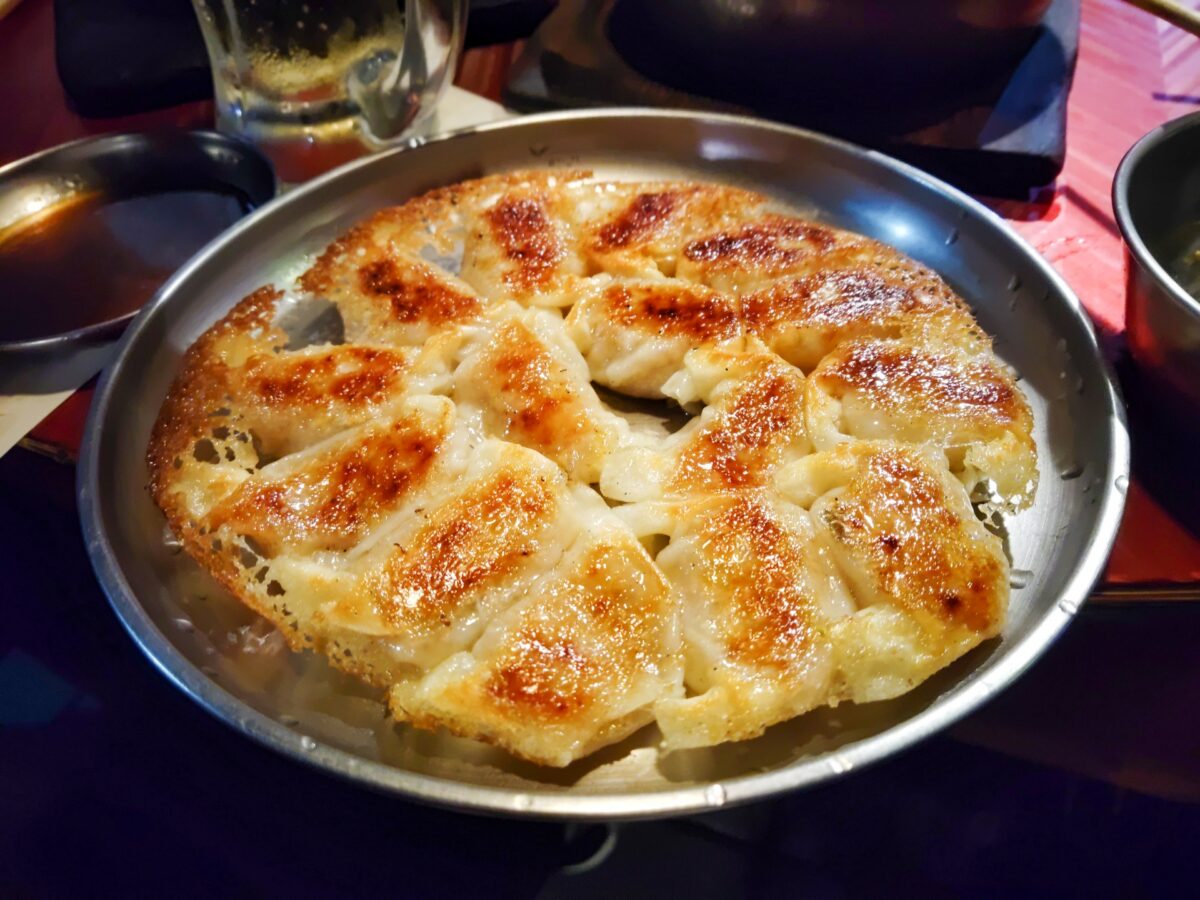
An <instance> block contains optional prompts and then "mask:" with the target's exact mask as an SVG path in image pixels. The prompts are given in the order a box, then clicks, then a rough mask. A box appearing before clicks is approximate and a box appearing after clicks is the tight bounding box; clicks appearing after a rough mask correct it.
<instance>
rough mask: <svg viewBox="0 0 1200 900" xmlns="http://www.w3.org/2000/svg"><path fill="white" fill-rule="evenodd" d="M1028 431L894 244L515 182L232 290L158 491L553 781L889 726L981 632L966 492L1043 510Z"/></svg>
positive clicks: (973, 343) (172, 521)
mask: <svg viewBox="0 0 1200 900" xmlns="http://www.w3.org/2000/svg"><path fill="white" fill-rule="evenodd" d="M306 316H307V318H308V319H310V320H311V319H314V317H319V316H324V317H325V319H327V320H328V321H327V322H326V326H328V327H326V328H325V330H321V329H317V330H316V331H314V332H313V334H315V335H316V336H315V337H313V336H312V335H310V337H309V339H307V340H301V339H299V338H298V335H297V333H296V332H297V330H298V326H296V324H295V323H296V321H299V320H304V319H305V317H306ZM297 317H298V318H297ZM330 323H332V324H330ZM313 327H315V326H313ZM597 385H599V386H601V387H602V388H603V389H605V390H607V391H611V392H617V393H620V394H626V395H629V396H632V397H640V398H646V399H647V400H648V401H650V402H651V403H657V404H659V405H660V407H661V408H663V409H665V408H666V407H667V406H668V405H670V406H672V407H674V408H676V409H682V410H684V411H686V413H687V414H688V416H689V417H690V420H689V421H687V423H686V424H685V425H683V427H682V428H677V429H673V430H672V429H663V428H661V427H657V426H654V427H652V426H650V425H648V424H647V423H646V420H645V419H644V418H638V416H636V415H629V414H627V413H625V412H622V411H621V410H619V409H618V408H617V407H618V406H622V405H623V404H622V403H619V402H617V401H616V400H615V399H614V396H613V394H612V393H606V392H605V390H601V391H599V392H598V389H597ZM1032 429H1033V419H1032V416H1031V414H1030V410H1029V406H1028V404H1027V403H1026V401H1025V398H1024V397H1023V396H1022V394H1021V391H1020V390H1019V388H1018V387H1017V385H1016V381H1015V378H1014V376H1013V374H1012V373H1011V372H1010V371H1009V370H1008V368H1007V367H1006V366H1004V364H1003V363H1001V362H1000V361H999V360H998V359H997V358H996V357H995V355H994V354H993V353H992V350H991V342H990V340H989V339H988V338H987V336H986V335H985V334H984V333H983V332H982V331H981V330H980V328H979V327H978V325H976V323H975V322H974V320H973V318H972V317H971V315H970V312H969V311H968V309H967V307H966V305H965V304H964V303H963V302H962V301H961V300H960V299H959V298H958V297H957V296H956V295H955V293H954V292H953V290H951V289H950V288H949V287H948V286H947V285H946V284H945V282H943V281H942V280H941V279H940V278H939V277H938V276H937V275H936V274H935V273H933V272H931V271H930V270H928V269H926V268H925V267H923V266H921V265H919V264H917V263H915V262H913V261H912V260H909V259H908V258H907V257H905V256H903V255H902V254H900V253H898V252H897V251H895V250H894V249H892V248H890V247H888V246H886V245H884V244H881V243H879V242H877V241H874V240H871V239H868V238H865V237H862V236H860V235H855V234H851V233H849V232H846V231H842V230H839V229H836V228H833V227H831V226H828V225H825V224H822V223H818V222H814V221H810V220H805V219H802V218H798V217H796V216H794V215H791V214H789V213H788V212H787V210H786V209H784V208H782V207H780V206H779V205H778V204H775V203H774V202H772V201H771V200H770V199H769V198H767V197H764V196H761V195H759V194H755V193H752V192H749V191H744V190H741V189H737V188H732V187H726V186H721V185H712V184H697V183H677V182H661V183H655V182H648V183H622V182H603V181H598V180H596V179H593V178H591V176H590V174H589V173H588V172H584V171H573V170H572V171H569V170H541V171H533V172H518V173H509V174H505V175H501V176H494V177H490V178H484V179H479V180H475V181H467V182H463V183H461V184H457V185H452V186H449V187H443V188H438V189H436V190H433V191H431V192H429V193H428V194H425V195H423V196H420V197H417V198H414V199H412V200H410V201H408V202H407V203H404V204H402V205H400V206H397V207H391V208H388V209H384V210H381V211H379V212H377V213H375V214H374V215H372V216H370V217H368V218H366V219H364V220H363V221H362V222H361V223H359V224H358V225H356V226H355V227H353V228H352V229H350V230H349V231H348V232H347V233H346V234H345V235H343V236H342V237H340V238H338V239H337V240H335V241H334V242H333V243H332V244H330V245H329V247H328V248H327V249H326V250H325V251H324V252H323V253H321V254H320V255H318V257H317V258H316V259H315V260H314V262H313V263H312V265H311V266H310V267H309V268H308V269H307V271H305V272H304V273H303V274H301V275H300V276H299V277H298V278H297V279H296V280H295V281H294V283H286V284H285V283H280V284H276V285H265V286H263V287H262V288H260V289H259V290H257V291H255V292H254V293H252V294H250V295H249V296H248V297H246V298H245V299H244V300H242V301H241V302H240V303H238V304H237V305H236V306H234V307H233V309H232V310H231V311H230V312H229V313H228V314H227V315H226V316H225V317H224V318H223V319H221V320H220V321H219V322H217V323H216V324H215V325H213V326H212V327H211V328H210V329H209V330H208V331H206V332H205V333H204V334H203V335H202V336H201V337H200V338H199V339H198V340H197V341H196V343H195V344H194V345H193V346H192V347H191V348H190V349H189V350H188V351H187V353H186V354H185V356H184V359H183V362H182V367H181V370H180V372H179V375H178V377H177V378H176V380H175V382H174V384H173V385H172V387H171V389H170V391H169V393H168V395H167V397H166V399H165V401H164V403H163V406H162V409H161V411H160V414H159V417H158V420H157V421H156V423H155V426H154V429H153V433H152V436H151V440H150V445H149V447H148V449H147V463H148V466H149V471H150V481H149V487H150V491H151V494H152V496H153V498H154V501H155V502H156V503H157V505H158V506H159V507H160V508H161V509H162V511H163V513H164V514H165V516H166V518H167V521H168V523H169V525H170V527H171V529H172V530H173V531H174V532H175V534H176V535H178V537H179V539H180V540H181V541H182V543H183V545H184V547H185V548H186V550H187V552H188V554H189V555H190V556H192V557H193V558H194V559H195V560H196V561H197V562H199V564H200V565H201V566H202V567H204V568H205V569H207V570H208V571H209V572H211V573H212V574H213V575H214V576H216V578H217V579H218V580H219V581H220V582H221V583H222V584H223V585H224V586H225V587H226V588H228V590H229V591H230V592H231V593H232V594H233V595H235V596H236V597H238V598H239V599H240V600H241V601H242V602H243V603H245V604H246V605H248V606H249V607H251V608H252V609H254V610H255V611H257V612H258V613H260V614H261V615H263V616H264V617H266V618H267V619H268V620H270V621H271V622H272V623H274V624H275V625H276V626H277V627H278V628H279V629H280V630H281V631H282V632H283V634H284V636H285V637H286V638H287V640H288V642H289V644H290V645H291V646H292V647H293V648H296V649H302V648H312V649H314V650H316V651H318V652H323V653H325V654H326V655H328V657H329V658H330V659H331V660H332V661H333V662H334V663H335V664H336V665H338V666H340V667H341V668H343V669H345V670H346V671H348V672H351V673H353V674H355V675H356V676H358V677H360V678H362V679H364V680H365V681H368V682H370V683H372V684H374V685H377V686H378V687H380V688H382V689H384V690H385V691H386V694H387V697H388V701H389V707H390V709H391V712H392V714H393V716H394V717H395V718H396V719H397V720H399V721H404V722H410V723H412V724H415V725H417V726H419V727H422V728H438V727H443V728H446V729H449V730H450V731H453V732H455V733H457V734H460V735H463V736H466V737H472V738H476V739H480V740H484V741H489V742H492V743H495V744H498V745H499V746H502V747H504V748H506V749H507V750H509V751H510V752H512V753H514V754H516V755H518V756H521V757H524V758H526V759H529V760H532V761H534V762H539V763H543V764H546V765H558V766H561V765H566V764H567V763H570V762H572V761H573V760H576V759H579V758H580V757H582V756H585V755H587V754H589V753H591V752H593V751H594V750H596V749H597V748H599V747H601V746H604V745H605V744H609V743H612V742H614V741H617V740H620V739H621V738H622V737H624V736H625V735H627V734H629V733H630V732H631V731H633V730H636V729H637V728H640V727H641V726H643V725H645V724H647V723H649V722H652V721H657V722H658V724H659V726H660V728H661V730H662V733H663V747H664V749H673V748H679V747H692V746H706V745H711V744H714V743H719V742H721V741H727V740H741V739H745V738H749V737H753V736H755V735H757V734H760V733H761V732H762V731H763V730H764V729H766V728H767V727H769V726H770V725H772V724H774V723H776V722H779V721H783V720H785V719H788V718H791V717H793V716H796V715H799V714H802V713H803V712H805V711H807V710H810V709H813V708H815V707H818V706H822V705H828V704H836V703H838V702H843V701H854V702H868V701H872V700H878V699H883V698H886V697H893V696H896V695H897V694H900V693H903V692H904V691H906V690H909V689H910V688H912V687H913V686H914V685H916V684H918V683H919V682H920V681H922V680H924V679H925V678H927V677H928V676H929V675H930V674H932V673H933V672H935V671H937V670H938V669H940V668H942V667H943V666H945V665H947V664H948V663H949V662H951V661H952V660H954V659H955V658H957V657H958V656H960V655H962V654H963V653H965V652H966V651H967V650H969V649H970V648H971V647H973V646H975V645H976V644H978V643H979V642H980V641H982V640H985V639H987V638H989V637H992V636H994V635H996V634H998V633H999V631H1000V628H1001V626H1002V624H1003V621H1004V616H1005V609H1006V605H1007V599H1008V563H1007V561H1006V559H1005V556H1004V553H1003V548H1002V546H1001V543H1000V541H999V539H998V538H997V537H996V536H995V535H993V534H992V533H991V532H989V531H988V530H987V529H986V528H984V527H983V525H982V524H981V523H980V521H979V519H978V518H977V517H976V516H975V514H974V511H973V509H972V497H974V498H975V499H976V500H978V499H980V498H986V499H987V500H988V502H990V503H991V504H992V505H993V506H994V507H995V508H997V509H1001V510H1007V511H1010V512H1016V511H1019V510H1020V509H1022V508H1024V507H1026V506H1028V505H1029V503H1031V502H1032V498H1033V493H1034V490H1035V488H1036V482H1037V463H1036V447H1035V445H1034V441H1033V437H1032ZM648 548H649V549H648Z"/></svg>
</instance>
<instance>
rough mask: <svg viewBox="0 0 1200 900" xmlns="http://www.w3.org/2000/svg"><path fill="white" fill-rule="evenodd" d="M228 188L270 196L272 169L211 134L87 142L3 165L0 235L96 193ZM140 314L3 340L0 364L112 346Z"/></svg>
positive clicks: (252, 196)
mask: <svg viewBox="0 0 1200 900" xmlns="http://www.w3.org/2000/svg"><path fill="white" fill-rule="evenodd" d="M213 188H222V189H227V190H228V189H232V190H233V191H236V192H237V193H238V194H240V195H241V196H242V198H243V199H244V200H245V203H246V205H247V207H249V208H251V209H253V208H255V207H258V206H261V205H262V204H264V203H266V202H267V201H268V200H270V199H271V198H273V197H274V196H275V188H276V185H275V172H274V170H273V169H272V168H271V164H270V163H269V162H268V161H267V160H266V158H265V157H264V156H263V155H262V154H261V153H259V152H258V151H257V150H256V149H254V148H253V147H252V146H250V145H249V144H246V143H243V142H241V141H236V140H233V139H232V138H228V137H225V136H224V135H221V134H218V133H216V132H213V131H165V132H151V133H143V134H115V135H105V136H103V137H95V138H84V139H83V140H79V141H73V142H71V143H69V144H63V145H61V146H59V147H54V148H51V149H49V150H45V151H43V152H41V153H37V154H34V155H33V156H27V157H25V158H24V159H20V160H17V161H16V162H13V163H10V164H8V165H6V166H3V167H0V230H5V229H7V228H10V227H12V226H15V225H18V224H19V223H20V222H21V220H22V219H25V218H27V217H29V216H30V215H32V214H34V213H36V212H39V211H41V210H44V209H46V208H48V207H50V206H53V205H55V204H57V203H60V202H62V201H64V200H67V199H69V198H71V197H75V196H78V195H81V194H87V193H91V192H93V191H103V192H105V193H108V194H113V195H118V196H119V195H126V196H128V195H132V194H147V193H159V192H163V191H168V190H170V191H175V190H205V189H213ZM136 314H137V310H134V311H133V312H129V313H126V314H124V315H121V316H118V317H116V318H113V319H109V320H108V321H105V322H99V323H97V324H94V325H89V326H87V327H86V328H79V329H77V330H74V331H68V332H64V333H61V334H51V335H45V336H39V337H36V338H28V339H22V340H15V341H0V362H4V361H6V360H7V361H10V362H19V363H21V364H24V363H26V362H40V361H42V360H49V359H56V360H57V359H61V358H62V357H63V356H64V355H65V354H68V353H73V352H75V351H78V350H81V349H84V348H94V347H96V346H98V345H102V344H105V343H109V342H111V341H112V340H114V339H115V338H116V337H118V336H119V335H120V333H121V332H122V331H123V330H124V328H125V326H126V325H127V324H128V323H129V321H130V320H131V319H132V318H133V317H134V316H135V315H136Z"/></svg>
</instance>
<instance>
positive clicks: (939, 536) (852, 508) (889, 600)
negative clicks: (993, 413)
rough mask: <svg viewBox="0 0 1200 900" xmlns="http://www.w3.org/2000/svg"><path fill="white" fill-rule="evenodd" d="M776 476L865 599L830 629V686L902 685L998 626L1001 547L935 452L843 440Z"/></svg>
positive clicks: (848, 691) (872, 692)
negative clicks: (833, 682)
mask: <svg viewBox="0 0 1200 900" xmlns="http://www.w3.org/2000/svg"><path fill="white" fill-rule="evenodd" d="M777 484H778V486H779V488H780V490H781V491H782V493H783V495H784V496H785V497H787V498H788V499H789V500H792V501H794V502H796V503H798V504H799V505H800V506H802V507H804V508H806V509H808V510H809V511H810V512H811V514H812V520H813V522H814V523H815V524H816V525H817V528H818V531H819V533H820V534H821V535H822V536H823V539H824V541H825V543H826V545H827V546H829V547H830V548H831V550H832V557H833V559H834V560H835V561H836V563H837V567H838V569H839V571H840V573H841V575H842V577H843V578H844V579H845V581H846V582H847V583H848V584H849V585H850V588H851V590H852V592H853V594H854V596H855V598H856V600H857V602H858V605H859V606H860V607H862V608H861V609H860V610H859V611H858V612H856V613H854V614H853V615H851V616H849V617H848V618H845V619H843V620H841V621H839V622H836V623H834V625H833V626H832V627H831V629H830V631H829V639H830V641H831V644H832V646H833V652H834V656H835V660H836V663H835V665H836V668H837V671H838V675H837V681H836V685H835V692H834V695H835V696H836V697H840V698H842V699H848V700H854V701H857V702H864V701H868V700H883V699H887V698H889V697H895V696H898V695H899V694H902V693H904V692H905V691H908V690H910V689H911V688H913V687H914V686H915V685H917V684H919V683H920V682H922V681H924V680H925V679H926V678H928V677H929V676H930V675H932V674H933V673H934V672H936V671H937V670H938V669H941V668H942V667H944V666H946V665H947V664H949V663H950V662H952V661H953V660H955V659H957V658H958V657H960V656H962V655H963V654H964V653H966V652H967V651H968V650H970V649H971V648H972V647H974V646H976V645H977V644H979V643H980V642H981V641H983V640H986V639H987V638H990V637H993V636H995V635H996V634H998V633H999V631H1000V627H1001V625H1002V624H1003V622H1004V616H1005V610H1006V607H1007V603H1008V561H1007V559H1006V558H1005V556H1004V547H1003V545H1002V544H1001V542H1000V539H999V538H998V537H996V536H995V535H994V534H992V533H991V532H990V531H988V530H987V528H985V527H984V525H983V523H982V522H980V521H979V520H978V519H977V518H976V517H975V513H974V510H972V508H971V502H970V500H969V499H968V497H967V493H966V490H965V489H964V488H963V486H962V485H961V484H960V483H959V482H958V481H956V480H955V479H954V478H953V477H952V476H951V475H950V473H949V472H948V471H947V470H946V467H945V463H944V461H943V459H942V458H941V455H940V454H938V453H935V452H933V451H930V450H928V449H926V448H921V447H915V446H911V445H903V444H894V443H889V442H885V441H877V442H868V441H862V442H855V443H845V444H839V445H838V446H837V447H836V448H835V449H833V450H829V451H826V452H823V453H814V454H812V455H810V456H807V457H805V458H804V459H801V460H798V461H796V462H793V463H791V464H789V465H788V466H787V467H786V468H785V469H784V470H782V471H781V472H780V473H779V475H778V478H777Z"/></svg>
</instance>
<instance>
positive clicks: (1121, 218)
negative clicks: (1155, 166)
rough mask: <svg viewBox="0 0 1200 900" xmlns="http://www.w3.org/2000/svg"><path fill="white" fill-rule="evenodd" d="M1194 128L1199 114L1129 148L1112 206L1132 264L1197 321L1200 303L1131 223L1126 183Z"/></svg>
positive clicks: (1156, 130) (1119, 169) (1175, 121)
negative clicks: (1155, 153) (1161, 150)
mask: <svg viewBox="0 0 1200 900" xmlns="http://www.w3.org/2000/svg"><path fill="white" fill-rule="evenodd" d="M1197 126H1200V112H1193V113H1188V114H1187V115H1185V116H1180V117H1179V118H1178V119H1172V120H1171V121H1170V122H1165V123H1163V124H1162V125H1159V126H1158V127H1156V128H1154V129H1152V130H1150V131H1148V132H1147V133H1146V134H1144V135H1143V136H1142V137H1141V138H1140V139H1138V142H1137V143H1136V144H1134V145H1133V146H1132V147H1130V148H1129V150H1128V151H1126V153H1125V155H1124V156H1123V157H1122V158H1121V162H1120V164H1119V165H1118V166H1117V172H1116V175H1115V176H1113V185H1112V205H1113V213H1114V214H1115V216H1116V220H1117V228H1119V229H1120V231H1121V237H1123V238H1124V239H1125V246H1126V247H1127V248H1128V249H1129V252H1130V254H1131V255H1132V256H1133V258H1134V260H1136V261H1137V263H1138V265H1139V266H1141V267H1142V269H1144V270H1145V271H1146V272H1147V273H1148V274H1149V275H1150V277H1151V278H1153V279H1154V282H1155V284H1156V285H1157V286H1158V288H1159V289H1160V290H1162V291H1164V292H1165V293H1166V294H1167V295H1169V296H1170V297H1171V299H1172V300H1174V301H1175V303H1176V304H1177V305H1178V306H1179V307H1181V308H1182V309H1184V310H1186V311H1187V312H1188V313H1190V314H1191V315H1192V316H1194V317H1196V318H1198V319H1200V300H1197V299H1196V298H1195V297H1193V296H1192V295H1191V294H1189V293H1188V292H1187V291H1185V290H1184V289H1183V285H1181V284H1180V283H1179V282H1178V281H1176V280H1175V279H1174V278H1173V277H1171V275H1170V274H1169V273H1168V272H1167V270H1166V269H1165V268H1164V267H1163V265H1162V263H1160V262H1159V261H1158V259H1156V258H1155V256H1154V254H1153V253H1151V252H1150V250H1149V248H1148V247H1147V246H1146V242H1145V241H1143V240H1142V236H1141V232H1140V231H1139V229H1138V227H1137V223H1135V222H1134V221H1133V213H1132V212H1130V209H1129V182H1130V181H1131V180H1132V179H1133V176H1134V173H1135V172H1136V171H1137V169H1138V167H1139V166H1140V165H1141V162H1142V159H1143V158H1144V157H1145V156H1146V154H1147V153H1150V152H1151V151H1153V150H1154V149H1155V148H1157V147H1159V146H1161V145H1162V144H1164V143H1166V142H1167V141H1169V140H1170V139H1171V138H1173V137H1174V136H1175V135H1177V134H1179V133H1180V132H1183V131H1187V130H1188V129H1190V128H1194V127H1197Z"/></svg>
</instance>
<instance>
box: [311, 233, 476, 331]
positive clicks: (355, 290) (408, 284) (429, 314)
mask: <svg viewBox="0 0 1200 900" xmlns="http://www.w3.org/2000/svg"><path fill="white" fill-rule="evenodd" d="M391 213H392V211H391V210H385V211H384V212H383V213H380V214H377V215H376V216H374V217H373V218H372V219H369V220H368V221H367V222H365V223H363V224H362V225H359V226H358V227H356V228H354V229H352V230H351V231H350V232H349V233H348V234H346V235H345V236H344V237H342V238H339V239H338V240H336V241H334V242H333V243H332V244H330V246H329V247H328V249H326V251H325V252H324V253H323V254H322V255H321V256H320V257H319V258H318V259H317V261H316V262H315V263H314V264H313V266H312V267H311V268H310V269H309V270H308V271H307V272H305V273H304V274H303V275H302V276H300V279H299V285H300V287H301V289H302V290H304V291H306V292H307V293H308V294H311V295H313V296H316V297H320V298H323V299H326V300H329V301H331V302H333V303H334V304H335V305H336V306H337V308H338V313H339V314H340V316H341V320H342V323H343V331H344V335H345V339H346V340H347V341H349V342H352V343H354V342H367V343H378V342H387V343H389V344H401V345H412V346H420V345H421V344H423V343H424V342H425V341H426V340H428V339H429V338H430V337H431V336H432V335H434V334H437V333H438V332H440V331H443V330H445V329H447V328H451V327H453V326H455V325H458V324H461V323H463V322H470V321H472V320H473V319H475V318H477V317H478V316H479V315H480V313H482V312H483V310H484V309H485V307H486V306H487V305H488V303H487V301H485V300H484V299H483V298H481V297H480V296H478V295H477V294H476V293H475V291H474V290H473V289H472V288H471V287H470V285H468V284H467V283H466V282H464V281H461V280H459V279H458V278H455V277H454V276H453V275H451V274H450V273H449V272H448V271H446V270H445V269H443V268H441V267H440V266H437V265H435V264H434V263H432V262H430V261H429V260H428V259H424V258H421V257H419V256H417V255H416V254H414V253H412V252H407V251H406V250H405V249H402V248H403V247H404V246H405V245H413V244H418V243H420V242H421V240H420V239H417V238H416V237H414V236H413V234H412V233H411V232H409V233H406V234H405V237H407V238H408V240H405V241H400V240H398V239H396V235H395V234H394V233H393V229H392V228H385V227H384V224H386V225H389V226H391V225H393V224H394V221H393V220H394V218H395V217H394V216H392V215H390V214H391ZM407 218H408V217H404V221H407ZM397 244H399V246H397Z"/></svg>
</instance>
